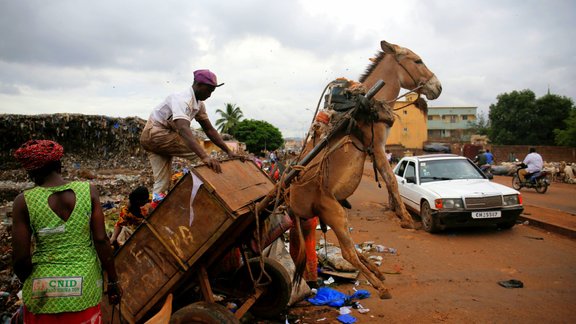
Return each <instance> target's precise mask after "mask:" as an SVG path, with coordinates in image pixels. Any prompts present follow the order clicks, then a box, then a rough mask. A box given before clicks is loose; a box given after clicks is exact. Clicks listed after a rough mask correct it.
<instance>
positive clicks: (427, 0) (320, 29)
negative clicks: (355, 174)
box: [0, 0, 576, 137]
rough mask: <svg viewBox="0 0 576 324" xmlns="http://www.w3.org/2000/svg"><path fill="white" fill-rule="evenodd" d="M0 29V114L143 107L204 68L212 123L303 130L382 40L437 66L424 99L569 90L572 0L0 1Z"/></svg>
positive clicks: (473, 100)
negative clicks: (433, 92) (212, 78)
mask: <svg viewBox="0 0 576 324" xmlns="http://www.w3.org/2000/svg"><path fill="white" fill-rule="evenodd" d="M0 31H1V34H0V35H1V36H0V113H10V114H14V113H16V114H44V113H82V114H96V115H108V116H114V117H128V116H139V117H142V118H144V119H147V118H148V115H149V114H150V111H151V110H152V108H153V107H154V106H156V105H157V104H158V103H159V102H161V101H162V100H163V99H164V98H165V97H166V96H167V95H168V94H170V93H172V92H180V91H184V90H185V89H187V88H188V87H189V86H190V85H191V83H192V81H193V77H192V72H193V71H194V70H196V69H203V68H208V69H211V70H212V71H214V72H215V73H216V74H217V76H218V80H219V82H225V83H226V84H225V85H224V86H222V87H220V88H218V89H217V90H216V91H215V92H214V93H213V95H212V97H211V98H210V99H208V100H207V101H206V105H207V108H208V112H209V115H210V117H211V119H212V121H213V122H215V119H216V118H217V117H218V116H217V114H216V113H215V111H216V109H218V108H220V109H223V108H224V106H225V103H228V102H230V103H233V104H236V105H237V106H239V107H240V108H241V109H242V111H243V112H244V117H245V118H249V119H257V120H266V121H267V122H269V123H271V124H273V125H274V126H276V127H278V128H279V129H280V131H281V132H282V133H283V135H284V136H286V137H288V136H304V135H305V132H306V130H307V128H308V125H309V123H310V121H311V119H312V114H313V111H314V109H315V108H316V105H317V103H318V99H319V97H320V94H321V91H322V90H323V88H324V86H326V84H327V83H328V82H330V81H331V80H333V79H335V78H338V77H346V78H349V79H354V80H357V79H358V78H359V77H360V75H361V74H362V73H363V72H364V69H365V68H366V67H367V66H368V65H369V64H370V61H369V58H371V57H373V56H374V55H375V53H376V52H377V51H378V50H379V46H380V41H381V40H386V41H388V42H390V43H394V44H398V45H401V46H404V47H407V48H410V49H412V50H413V51H414V52H415V53H417V54H419V55H420V56H421V57H422V58H423V60H424V62H425V63H426V64H427V66H428V67H429V68H430V69H431V70H432V71H433V72H435V73H436V75H437V77H438V78H439V79H440V81H441V82H442V86H443V93H442V95H441V96H440V98H438V99H437V100H435V101H431V102H429V106H432V107H434V106H476V107H478V108H479V111H484V112H487V111H488V107H489V106H490V104H493V103H496V97H497V96H498V95H499V94H501V93H505V92H511V91H514V90H523V89H530V90H532V91H534V92H535V94H536V96H537V97H539V96H542V95H544V94H546V92H547V91H548V88H550V90H551V92H552V93H554V94H558V95H562V96H566V97H570V98H572V99H573V100H574V98H576V46H575V45H574V42H575V41H576V32H575V31H576V1H574V0H566V1H560V0H546V1H545V0H542V1H535V0H516V1H509V0H477V1H472V0H470V1H466V0H437V1H433V0H420V1H416V0H401V1H400V0H396V1H389V0H375V1H364V0H356V1H350V0H347V1H341V0H321V1H318V0H305V1H293V0H284V1H273V0H246V1H244V0H237V1H221V0H196V1H184V0H181V1H177V0H163V1H149V0H129V1H127V0H99V1H84V0H51V1H46V0H35V1H28V0H0ZM195 126H197V124H195Z"/></svg>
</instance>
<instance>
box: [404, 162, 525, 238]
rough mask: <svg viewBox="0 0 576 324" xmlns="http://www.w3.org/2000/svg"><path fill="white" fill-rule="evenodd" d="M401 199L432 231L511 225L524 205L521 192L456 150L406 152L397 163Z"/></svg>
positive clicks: (425, 227)
mask: <svg viewBox="0 0 576 324" xmlns="http://www.w3.org/2000/svg"><path fill="white" fill-rule="evenodd" d="M394 174H395V175H396V181H398V189H399V191H400V196H401V198H402V201H403V202H404V204H405V205H406V207H407V208H408V210H410V211H412V212H414V213H416V214H418V215H419V216H420V217H421V219H422V226H423V227H424V229H425V230H426V231H427V232H430V233H433V232H438V231H440V230H443V229H445V228H448V227H465V226H484V225H496V226H498V227H499V228H502V229H509V228H511V227H512V226H514V225H515V224H516V220H517V219H518V216H519V215H520V214H521V213H522V211H523V210H524V207H522V196H521V195H520V193H519V192H518V191H516V190H514V189H512V188H510V187H506V186H503V185H501V184H497V183H494V182H491V181H490V180H489V179H488V178H487V177H486V176H485V175H484V173H483V172H482V171H481V170H480V169H479V168H478V167H477V166H476V165H475V164H474V163H473V162H472V161H470V160H469V159H468V158H466V157H463V156H458V155H454V154H431V155H421V156H410V157H404V158H402V159H401V160H400V162H398V164H397V165H396V167H395V168H394Z"/></svg>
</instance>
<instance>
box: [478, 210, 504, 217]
mask: <svg viewBox="0 0 576 324" xmlns="http://www.w3.org/2000/svg"><path fill="white" fill-rule="evenodd" d="M501 216H502V212H500V211H499V210H496V211H481V212H472V218H498V217H501Z"/></svg>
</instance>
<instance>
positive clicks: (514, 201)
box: [503, 195, 520, 206]
mask: <svg viewBox="0 0 576 324" xmlns="http://www.w3.org/2000/svg"><path fill="white" fill-rule="evenodd" d="M503 198H504V199H503V203H504V206H512V205H519V204H520V198H519V197H518V195H506V196H504V197H503Z"/></svg>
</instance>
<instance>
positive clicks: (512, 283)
mask: <svg viewBox="0 0 576 324" xmlns="http://www.w3.org/2000/svg"><path fill="white" fill-rule="evenodd" d="M498 284H499V285H500V286H502V287H504V288H523V287H524V283H523V282H522V281H520V280H516V279H510V280H504V281H498Z"/></svg>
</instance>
